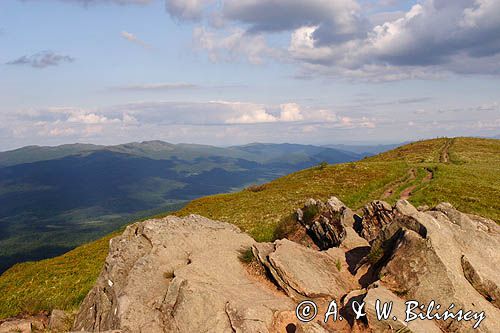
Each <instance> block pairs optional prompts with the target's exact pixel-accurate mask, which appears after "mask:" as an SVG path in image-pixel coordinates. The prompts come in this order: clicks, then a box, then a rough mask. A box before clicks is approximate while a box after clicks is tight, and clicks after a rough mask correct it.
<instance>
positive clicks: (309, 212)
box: [303, 205, 320, 223]
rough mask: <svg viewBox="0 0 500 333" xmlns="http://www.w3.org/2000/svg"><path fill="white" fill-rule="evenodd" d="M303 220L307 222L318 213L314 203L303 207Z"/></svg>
mask: <svg viewBox="0 0 500 333" xmlns="http://www.w3.org/2000/svg"><path fill="white" fill-rule="evenodd" d="M303 212H304V222H306V223H309V222H311V221H312V220H314V218H315V217H316V216H318V214H319V212H320V211H319V207H318V206H316V205H311V206H306V207H304V209H303Z"/></svg>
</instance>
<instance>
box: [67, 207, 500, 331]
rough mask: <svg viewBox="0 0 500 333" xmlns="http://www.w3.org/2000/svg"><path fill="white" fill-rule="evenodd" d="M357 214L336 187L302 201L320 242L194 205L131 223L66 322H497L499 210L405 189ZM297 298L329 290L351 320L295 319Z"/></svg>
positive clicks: (247, 325)
mask: <svg viewBox="0 0 500 333" xmlns="http://www.w3.org/2000/svg"><path fill="white" fill-rule="evenodd" d="M308 207H309V208H308ZM311 207H313V208H311ZM364 213H365V215H364V216H363V217H359V216H357V215H355V214H354V213H353V212H352V211H351V210H350V209H349V208H348V207H346V206H345V205H344V204H343V203H342V202H341V201H340V200H338V199H337V198H331V199H330V200H328V201H327V202H326V203H322V202H319V201H315V200H310V201H308V203H307V204H306V206H305V207H304V209H301V210H299V211H297V217H298V221H300V223H301V224H302V225H303V226H304V227H303V229H302V230H304V228H307V227H308V228H309V229H308V230H311V232H313V235H315V236H314V237H317V238H315V239H316V240H317V241H319V242H318V243H317V244H318V245H322V246H318V247H319V248H320V249H323V250H318V249H317V248H316V247H313V246H311V247H308V246H304V245H301V244H298V243H295V242H293V241H291V240H288V239H281V240H277V241H275V242H272V243H271V242H270V243H256V242H255V241H254V240H253V239H252V238H251V237H249V236H248V235H247V234H245V233H242V232H241V231H240V230H239V229H238V228H236V227H235V226H232V225H230V224H227V223H222V222H216V221H212V220H209V219H206V218H203V217H200V216H196V215H192V216H189V217H186V218H182V219H181V218H178V217H172V216H171V217H167V218H164V219H155V220H148V221H144V222H140V223H136V224H134V225H131V226H129V227H128V228H127V229H126V231H125V232H124V233H123V235H121V236H119V237H117V238H114V239H113V240H112V241H111V243H110V252H109V255H108V257H107V259H106V264H105V266H104V268H103V271H102V272H101V275H100V277H99V279H98V281H97V283H96V285H95V286H94V288H93V289H92V290H91V291H90V292H89V294H88V295H87V297H86V298H85V300H84V302H83V304H82V306H81V307H80V310H79V312H78V314H77V317H76V320H75V323H74V325H73V329H74V330H75V331H81V330H84V331H90V332H95V331H107V330H120V331H121V332H152V333H154V332H202V331H209V332H395V331H398V332H441V331H442V332H473V331H474V332H497V331H498V330H497V329H498V327H500V309H499V286H500V281H499V276H500V271H499V267H500V255H499V253H498V249H500V232H499V228H498V226H497V225H496V223H495V222H494V221H491V220H488V219H484V218H482V217H479V216H475V215H467V214H463V213H461V212H459V211H458V210H456V209H455V208H453V206H451V205H450V204H440V205H438V206H436V207H434V208H426V209H425V210H417V209H416V208H415V207H413V206H412V205H411V204H410V203H409V202H407V201H405V200H400V201H398V202H397V203H396V205H394V206H393V207H392V206H390V205H389V204H387V203H384V202H382V201H375V202H372V203H370V204H368V205H367V206H366V207H365V209H364ZM321 230H322V231H323V233H321V232H320V231H321ZM320 236H321V237H320ZM313 245H314V244H313ZM249 251H251V252H249ZM243 254H244V256H243ZM252 255H253V258H252ZM249 260H250V262H249ZM304 299H308V300H313V301H315V302H316V303H317V304H318V307H319V313H320V314H321V313H323V314H324V311H326V306H327V305H328V304H329V301H330V300H336V301H337V302H338V304H339V307H340V309H339V310H340V313H341V314H342V315H344V316H345V318H346V319H347V320H344V321H337V322H327V323H325V322H323V317H322V316H321V315H319V316H318V317H317V318H316V319H315V320H313V321H311V322H309V323H301V322H299V321H298V319H297V318H296V316H295V307H296V305H297V304H298V303H299V302H300V301H302V300H304ZM377 300H380V301H381V302H382V303H383V302H392V309H393V310H392V311H393V312H392V313H391V316H390V317H388V318H387V319H384V320H379V319H378V318H377V313H376V304H377ZM408 300H414V301H417V302H419V304H423V305H424V306H423V307H419V309H417V310H416V311H417V312H418V313H426V311H427V310H428V309H427V308H426V306H427V305H428V304H431V302H433V301H434V302H435V304H439V305H440V306H441V307H442V309H441V311H436V310H434V311H433V312H432V313H436V312H440V313H442V312H443V311H444V310H446V309H448V308H449V307H450V306H451V304H453V306H452V307H451V308H450V310H453V312H455V313H456V312H457V311H458V310H459V309H463V314H462V315H464V314H465V313H467V311H470V312H473V313H477V314H480V313H483V314H484V316H485V318H483V320H482V321H481V323H480V325H479V327H478V328H477V329H473V328H472V326H473V325H474V322H471V320H461V321H458V320H451V319H448V320H415V321H410V322H408V321H406V320H404V319H405V315H406V313H405V307H406V303H405V302H406V301H408ZM363 302H364V309H365V311H366V316H364V317H362V318H361V319H359V320H355V319H354V317H355V316H354V312H353V311H352V309H351V307H352V305H353V304H355V303H363Z"/></svg>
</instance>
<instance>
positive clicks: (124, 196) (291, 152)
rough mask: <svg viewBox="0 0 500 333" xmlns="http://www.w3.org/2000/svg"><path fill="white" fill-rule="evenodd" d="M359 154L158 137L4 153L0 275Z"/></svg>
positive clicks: (1, 164) (0, 182)
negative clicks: (142, 221)
mask: <svg viewBox="0 0 500 333" xmlns="http://www.w3.org/2000/svg"><path fill="white" fill-rule="evenodd" d="M359 157H360V156H359V155H356V154H355V153H349V152H343V151H339V150H335V149H330V148H325V147H315V146H306V145H291V144H280V145H278V144H252V145H246V146H240V147H228V148H220V147H213V146H204V145H189V144H177V145H174V144H170V143H166V142H162V141H148V142H142V143H129V144H123V145H117V146H96V145H84V144H73V145H63V146H58V147H37V146H29V147H25V148H21V149H17V150H14V151H9V152H3V153H0V273H1V272H3V271H4V270H5V269H7V268H8V267H10V266H11V265H13V264H15V263H18V262H23V261H26V260H39V259H44V258H49V257H54V256H56V255H59V254H62V253H64V252H67V251H69V250H70V249H72V248H74V247H75V246H78V245H80V244H83V243H86V242H89V241H92V240H95V239H97V238H99V237H102V236H104V235H105V234H107V233H110V232H112V231H114V230H116V229H118V228H120V227H121V226H122V225H124V224H126V223H129V222H131V221H133V220H135V219H137V218H140V217H144V216H149V215H152V214H157V213H159V212H165V211H172V210H176V209H179V208H180V207H181V206H182V205H183V204H185V203H186V202H188V201H189V200H192V199H195V198H198V197H202V196H206V195H212V194H217V193H225V192H232V191H235V190H238V189H242V188H244V187H245V186H248V185H250V184H254V183H257V184H258V183H263V182H266V181H270V180H272V179H275V178H277V177H279V176H282V175H285V174H288V173H291V172H294V171H297V170H300V169H303V168H307V167H311V166H313V165H316V164H318V163H320V162H322V161H326V162H329V163H340V162H347V161H354V160H357V159H359Z"/></svg>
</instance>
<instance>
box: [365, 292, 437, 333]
mask: <svg viewBox="0 0 500 333" xmlns="http://www.w3.org/2000/svg"><path fill="white" fill-rule="evenodd" d="M377 300H378V301H379V305H378V306H379V308H380V309H382V306H383V305H382V304H384V303H387V304H389V302H392V311H391V314H390V316H389V318H388V319H387V320H379V318H378V317H377V313H376V306H377ZM363 301H364V302H365V310H366V318H367V320H368V326H369V327H370V328H371V329H372V330H373V331H374V332H413V333H441V332H442V331H441V329H440V328H439V326H438V325H437V324H436V323H435V322H434V321H429V320H414V321H410V322H405V318H406V314H405V309H406V305H405V304H404V301H403V300H402V299H401V298H399V297H397V296H396V295H395V294H394V293H392V292H391V291H390V290H388V289H387V288H385V287H383V286H376V287H375V288H370V289H368V293H367V294H366V297H365V298H364V300H363ZM394 318H396V320H394Z"/></svg>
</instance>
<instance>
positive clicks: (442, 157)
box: [439, 139, 453, 163]
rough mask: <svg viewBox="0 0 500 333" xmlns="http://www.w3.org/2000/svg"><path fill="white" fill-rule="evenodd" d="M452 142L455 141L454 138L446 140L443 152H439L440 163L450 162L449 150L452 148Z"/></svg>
mask: <svg viewBox="0 0 500 333" xmlns="http://www.w3.org/2000/svg"><path fill="white" fill-rule="evenodd" d="M452 143H453V139H448V140H447V141H446V143H445V144H444V147H443V149H442V150H441V153H440V154H439V162H440V163H449V162H450V155H449V153H448V151H449V150H450V147H451V144H452Z"/></svg>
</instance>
